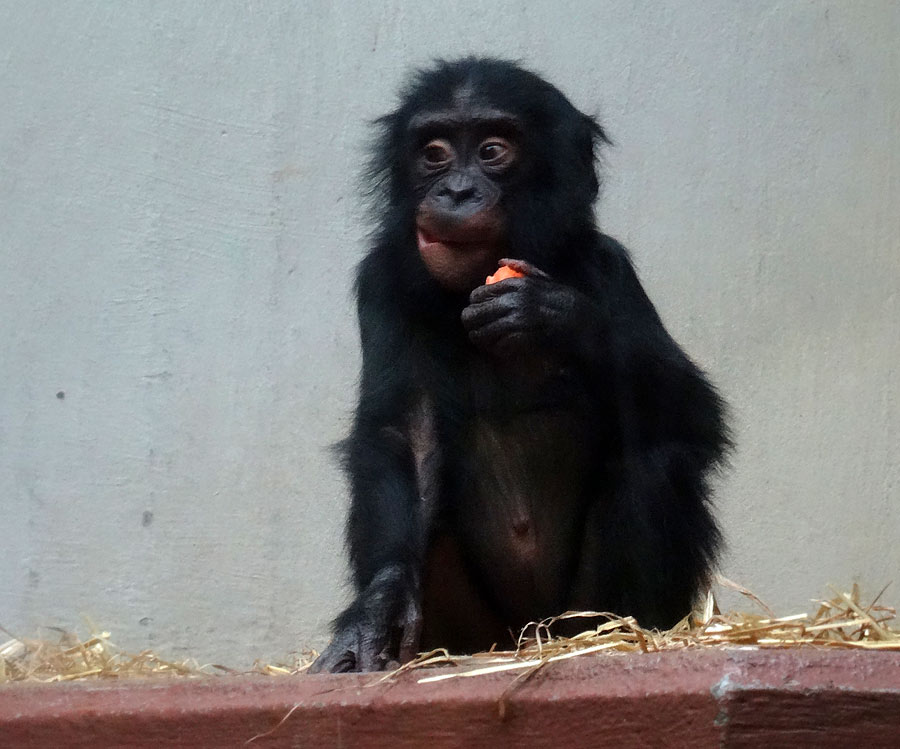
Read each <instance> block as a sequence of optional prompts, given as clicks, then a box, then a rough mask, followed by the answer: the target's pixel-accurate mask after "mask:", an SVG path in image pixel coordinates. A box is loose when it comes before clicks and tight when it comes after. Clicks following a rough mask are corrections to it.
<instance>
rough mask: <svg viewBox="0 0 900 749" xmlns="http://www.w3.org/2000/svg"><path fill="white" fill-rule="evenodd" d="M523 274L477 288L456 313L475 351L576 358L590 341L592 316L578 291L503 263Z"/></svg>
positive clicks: (516, 263)
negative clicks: (547, 352) (556, 351)
mask: <svg viewBox="0 0 900 749" xmlns="http://www.w3.org/2000/svg"><path fill="white" fill-rule="evenodd" d="M500 264H501V265H508V266H509V267H511V268H513V269H514V270H517V271H520V272H522V273H524V274H525V276H524V277H523V278H507V279H505V280H503V281H498V282H497V283H494V284H491V285H490V286H479V287H478V288H477V289H475V290H474V291H473V292H472V293H471V295H470V296H469V306H468V307H466V308H465V309H464V310H463V311H462V324H463V326H464V327H465V329H466V330H467V331H468V333H469V339H470V340H471V341H472V342H473V343H474V344H475V345H476V346H478V347H479V348H482V349H484V350H485V351H490V352H492V353H496V354H498V355H500V356H509V355H512V354H517V353H522V352H526V351H539V350H540V349H541V348H543V347H545V346H548V345H550V346H555V347H557V348H560V349H563V350H564V351H567V352H568V353H578V351H577V349H578V348H579V345H580V343H582V342H587V341H589V340H590V339H592V338H593V335H592V333H593V329H594V328H595V327H597V319H598V315H597V313H596V310H594V305H593V303H592V302H591V301H590V300H589V299H588V298H587V297H586V296H585V295H584V294H582V293H581V292H580V291H577V290H576V289H573V288H571V287H569V286H566V285H564V284H561V283H558V282H556V281H554V280H553V279H551V278H550V276H548V275H547V274H546V273H544V272H543V271H542V270H540V269H538V268H535V267H534V266H533V265H531V264H530V263H526V262H525V261H523V260H511V259H503V260H501V261H500Z"/></svg>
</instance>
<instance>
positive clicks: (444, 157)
mask: <svg viewBox="0 0 900 749" xmlns="http://www.w3.org/2000/svg"><path fill="white" fill-rule="evenodd" d="M452 159H453V148H452V147H451V146H450V144H449V143H448V142H447V141H445V140H432V141H429V142H428V143H427V144H426V145H425V148H423V149H422V161H423V162H424V164H425V166H426V168H428V169H441V168H442V167H445V166H447V164H449V163H450V161H451V160H452Z"/></svg>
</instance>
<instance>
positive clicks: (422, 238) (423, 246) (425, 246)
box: [416, 227, 480, 252]
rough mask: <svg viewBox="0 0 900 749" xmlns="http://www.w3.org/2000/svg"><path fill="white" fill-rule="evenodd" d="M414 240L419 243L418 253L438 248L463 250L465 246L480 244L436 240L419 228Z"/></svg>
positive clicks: (432, 235)
mask: <svg viewBox="0 0 900 749" xmlns="http://www.w3.org/2000/svg"><path fill="white" fill-rule="evenodd" d="M416 239H417V240H418V242H419V252H428V251H429V250H436V249H438V248H440V247H444V248H446V249H448V250H465V249H466V247H467V246H474V245H476V244H480V243H479V242H475V241H471V240H470V241H458V240H452V239H444V238H443V237H441V238H438V237H437V236H436V235H434V234H431V233H430V232H428V231H426V230H425V229H422V228H421V227H419V228H417V229H416Z"/></svg>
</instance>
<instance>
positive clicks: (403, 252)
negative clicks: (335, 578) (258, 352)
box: [313, 58, 728, 672]
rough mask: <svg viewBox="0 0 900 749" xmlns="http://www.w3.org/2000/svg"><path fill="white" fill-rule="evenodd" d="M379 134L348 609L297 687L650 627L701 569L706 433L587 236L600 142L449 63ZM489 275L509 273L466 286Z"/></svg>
mask: <svg viewBox="0 0 900 749" xmlns="http://www.w3.org/2000/svg"><path fill="white" fill-rule="evenodd" d="M379 125H380V127H381V131H380V132H381V138H380V141H379V143H378V145H377V147H376V149H375V151H374V159H373V162H372V169H371V175H370V176H371V179H372V181H373V184H374V186H375V187H376V188H378V190H380V196H381V201H382V202H381V210H380V213H379V226H378V232H377V234H376V235H375V238H374V243H373V246H372V249H371V251H370V252H369V253H368V254H367V256H366V257H365V258H364V259H363V261H362V263H361V264H360V266H359V269H358V276H357V283H356V291H357V298H358V313H359V325H360V331H361V338H362V352H363V363H362V379H361V385H360V393H359V405H358V407H357V409H356V416H355V421H354V424H353V430H352V432H351V434H350V436H349V437H348V438H347V440H346V441H345V442H344V443H343V456H344V464H345V467H346V470H347V473H348V475H349V479H350V486H351V491H352V500H351V505H350V515H349V520H348V523H347V536H348V545H349V552H350V563H351V567H352V570H353V582H354V585H355V589H356V598H355V600H354V601H353V603H351V604H350V606H349V607H348V608H347V609H346V611H344V612H343V613H342V614H341V615H340V616H339V617H338V618H337V620H336V621H335V623H334V638H333V640H332V643H331V645H330V646H329V647H328V648H327V649H326V650H325V652H324V653H323V654H322V655H321V657H320V658H319V659H318V660H317V661H316V663H315V664H314V666H313V671H332V672H336V671H370V670H377V669H384V668H386V667H388V666H389V665H391V664H394V663H397V662H404V661H406V660H408V659H410V658H412V657H413V656H414V654H415V653H416V652H417V651H418V650H420V649H426V648H433V647H446V648H448V649H449V650H450V651H451V652H472V651H476V650H480V649H486V648H489V647H490V646H491V645H492V644H493V643H495V642H500V643H508V642H510V640H509V637H510V634H509V633H510V631H512V632H517V631H518V629H519V628H520V627H522V626H524V625H525V624H526V623H528V622H529V621H532V620H539V619H542V618H544V617H547V616H552V615H554V614H557V613H562V612H563V611H565V610H568V609H574V610H601V611H612V612H616V613H618V614H622V615H627V614H630V615H633V616H635V617H637V619H638V621H639V622H640V623H641V624H643V625H644V626H650V627H657V626H659V627H664V626H668V625H672V624H674V623H675V622H676V621H677V620H678V619H680V618H681V617H683V616H684V615H685V614H687V613H688V611H689V610H690V607H691V604H692V602H693V600H694V597H695V595H696V594H697V592H698V590H699V588H700V587H701V586H702V585H703V584H704V583H705V581H706V580H707V577H708V574H709V571H710V568H711V565H712V564H713V562H714V558H715V554H716V548H717V545H718V543H719V532H718V530H717V528H716V524H715V521H714V520H713V518H712V516H711V514H710V510H709V507H708V501H707V498H708V489H707V477H708V475H709V473H710V472H711V470H713V469H714V468H715V467H717V466H718V465H719V464H720V463H721V461H722V459H723V455H724V453H725V451H726V449H727V447H728V435H727V429H726V424H725V422H724V418H723V404H722V402H721V400H720V399H719V397H718V396H717V395H716V392H715V391H714V389H713V388H712V386H711V385H710V384H709V383H708V382H707V380H706V379H705V377H704V376H703V374H702V373H701V372H700V371H699V370H698V369H697V367H696V366H695V365H694V364H693V363H692V362H691V361H690V360H689V359H688V357H687V356H686V355H685V354H684V352H683V351H682V350H681V349H680V348H679V347H678V345H677V344H676V343H675V342H674V341H673V340H672V338H671V337H670V336H669V334H668V333H667V332H666V330H665V328H664V327H663V325H662V323H661V322H660V319H659V317H658V315H657V313H656V311H655V309H654V307H653V305H652V304H651V303H650V301H649V299H648V298H647V296H646V294H645V293H644V290H643V288H642V287H641V284H640V282H639V281H638V279H637V276H636V274H635V271H634V269H633V267H632V265H631V262H630V260H629V257H628V253H627V251H626V250H625V249H624V248H623V247H622V246H621V245H620V244H619V243H618V242H616V241H615V240H614V239H612V238H610V237H608V236H606V235H604V234H602V233H600V232H599V231H598V230H597V228H596V226H595V223H594V214H593V203H594V199H595V198H596V196H597V190H598V181H597V174H596V169H595V151H596V149H597V147H598V146H599V145H600V144H602V143H604V142H605V141H606V138H605V136H604V133H603V131H602V129H601V128H600V127H599V125H598V124H597V123H596V122H595V121H594V120H593V119H591V118H590V117H588V116H586V115H584V114H582V113H581V112H579V111H578V110H577V109H575V107H573V106H572V104H571V103H569V101H568V100H567V99H566V98H565V97H564V96H563V95H562V94H561V93H560V92H559V91H558V90H557V89H556V88H554V87H553V86H552V85H550V84H549V83H547V82H546V81H544V80H542V79H541V78H539V77H538V76H536V75H534V74H533V73H530V72H528V71H526V70H523V69H522V68H520V67H518V66H517V65H514V64H512V63H509V62H504V61H500V60H494V59H473V58H467V59H463V60H458V61H455V62H440V63H437V64H436V65H435V66H434V67H432V68H431V69H428V70H425V71H422V72H420V73H419V74H418V75H417V76H416V77H415V78H414V79H413V80H412V81H411V83H410V85H409V86H408V87H407V88H406V89H405V90H404V91H403V94H402V97H401V103H400V107H399V108H398V109H397V110H396V111H395V112H393V113H391V114H389V115H387V116H386V117H383V118H382V119H381V120H379ZM501 263H502V264H505V265H509V266H510V267H511V268H512V269H513V270H515V271H518V272H520V273H522V274H524V275H523V276H522V277H513V278H507V279H505V280H502V281H499V282H498V283H494V284H492V285H485V283H484V282H485V276H487V275H488V274H490V273H493V272H494V271H495V270H496V269H497V266H498V264H501Z"/></svg>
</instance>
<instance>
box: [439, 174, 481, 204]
mask: <svg viewBox="0 0 900 749" xmlns="http://www.w3.org/2000/svg"><path fill="white" fill-rule="evenodd" d="M437 195H438V197H439V198H441V200H442V201H445V202H446V203H447V204H448V205H449V207H453V208H456V207H459V206H461V205H463V204H465V203H471V202H477V201H478V200H480V197H481V196H480V195H479V194H478V190H476V189H475V185H474V184H473V182H472V180H471V179H468V178H467V177H466V176H465V175H462V174H455V175H452V176H450V177H448V178H447V179H446V180H445V181H444V183H443V184H442V185H441V186H440V187H439V188H438V191H437Z"/></svg>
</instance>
